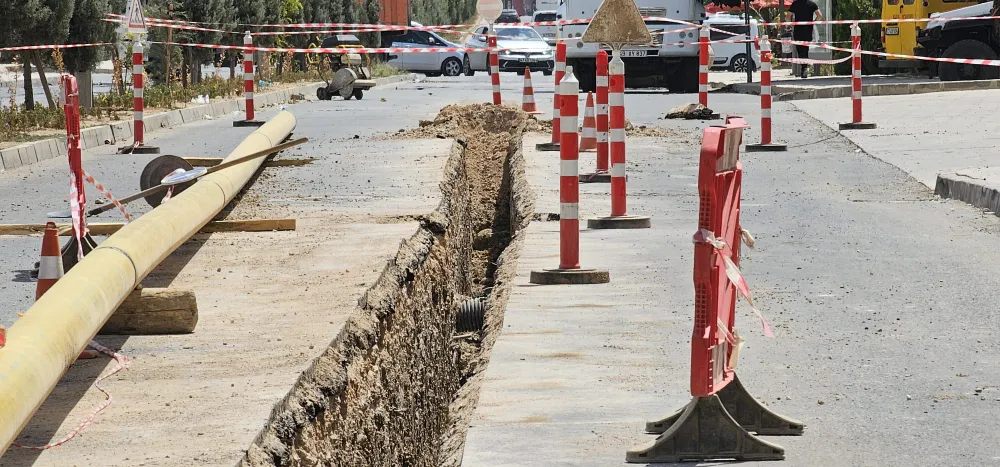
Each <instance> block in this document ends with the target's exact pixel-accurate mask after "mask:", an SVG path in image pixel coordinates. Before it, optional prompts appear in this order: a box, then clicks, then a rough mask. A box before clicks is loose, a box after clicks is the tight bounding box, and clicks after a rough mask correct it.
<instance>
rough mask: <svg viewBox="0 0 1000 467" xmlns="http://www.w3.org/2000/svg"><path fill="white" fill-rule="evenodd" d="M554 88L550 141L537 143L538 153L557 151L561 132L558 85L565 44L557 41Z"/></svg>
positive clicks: (561, 75)
mask: <svg viewBox="0 0 1000 467" xmlns="http://www.w3.org/2000/svg"><path fill="white" fill-rule="evenodd" d="M555 69H556V72H555V87H554V88H553V90H552V141H550V142H548V143H538V144H536V145H535V149H538V150H539V151H558V150H559V139H560V137H561V134H562V132H561V131H559V130H560V128H559V121H560V119H559V116H560V113H559V106H560V105H562V99H561V97H560V90H559V84H560V83H561V82H562V79H563V76H565V75H566V42H564V41H559V42H558V43H556V65H555Z"/></svg>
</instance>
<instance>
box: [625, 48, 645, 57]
mask: <svg viewBox="0 0 1000 467" xmlns="http://www.w3.org/2000/svg"><path fill="white" fill-rule="evenodd" d="M645 56H646V51H645V50H622V57H645Z"/></svg>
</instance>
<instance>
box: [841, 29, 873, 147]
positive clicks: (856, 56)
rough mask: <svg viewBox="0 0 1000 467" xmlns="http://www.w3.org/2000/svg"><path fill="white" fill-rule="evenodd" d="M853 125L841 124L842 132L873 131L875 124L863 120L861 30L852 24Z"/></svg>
mask: <svg viewBox="0 0 1000 467" xmlns="http://www.w3.org/2000/svg"><path fill="white" fill-rule="evenodd" d="M851 48H853V49H854V52H852V53H851V105H852V115H851V123H841V124H840V129H841V130H871V129H874V128H875V124H874V123H865V122H863V121H862V120H861V28H860V27H858V23H853V24H851Z"/></svg>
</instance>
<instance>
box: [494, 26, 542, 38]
mask: <svg viewBox="0 0 1000 467" xmlns="http://www.w3.org/2000/svg"><path fill="white" fill-rule="evenodd" d="M497 36H499V37H500V38H501V39H507V40H515V41H540V40H542V36H539V35H538V33H537V32H535V30H534V29H531V28H497Z"/></svg>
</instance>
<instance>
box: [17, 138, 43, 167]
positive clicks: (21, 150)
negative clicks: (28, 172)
mask: <svg viewBox="0 0 1000 467" xmlns="http://www.w3.org/2000/svg"><path fill="white" fill-rule="evenodd" d="M17 155H18V157H20V158H21V165H32V164H36V163H38V154H36V153H35V145H34V143H32V144H25V145H23V146H18V147H17Z"/></svg>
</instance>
